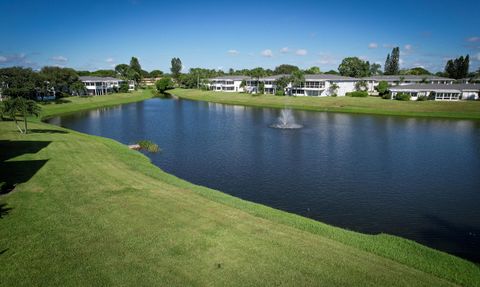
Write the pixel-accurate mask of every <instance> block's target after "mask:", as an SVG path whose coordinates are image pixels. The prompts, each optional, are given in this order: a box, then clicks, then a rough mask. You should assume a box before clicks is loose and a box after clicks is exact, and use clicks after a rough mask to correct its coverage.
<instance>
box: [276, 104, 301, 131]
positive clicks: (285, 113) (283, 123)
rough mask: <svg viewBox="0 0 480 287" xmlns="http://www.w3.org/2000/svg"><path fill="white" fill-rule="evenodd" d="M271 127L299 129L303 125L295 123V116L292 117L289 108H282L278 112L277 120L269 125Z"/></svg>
mask: <svg viewBox="0 0 480 287" xmlns="http://www.w3.org/2000/svg"><path fill="white" fill-rule="evenodd" d="M271 127H272V128H276V129H300V128H302V127H303V126H302V125H300V124H297V123H295V118H294V117H293V113H292V110H291V109H287V108H284V109H283V110H282V111H281V112H280V116H279V117H278V119H277V122H276V123H275V124H273V125H271Z"/></svg>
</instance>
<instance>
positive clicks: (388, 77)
mask: <svg viewBox="0 0 480 287" xmlns="http://www.w3.org/2000/svg"><path fill="white" fill-rule="evenodd" d="M424 79H426V80H427V81H432V80H433V81H455V79H450V78H444V77H438V76H433V75H381V76H371V77H365V78H362V80H365V81H387V82H395V81H398V82H399V81H401V80H402V81H412V82H421V81H422V80H424Z"/></svg>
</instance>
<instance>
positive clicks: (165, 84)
mask: <svg viewBox="0 0 480 287" xmlns="http://www.w3.org/2000/svg"><path fill="white" fill-rule="evenodd" d="M155 87H156V88H157V91H159V92H160V93H162V94H163V93H165V91H167V90H171V89H173V88H174V86H173V81H172V79H171V78H170V77H164V78H161V79H160V80H158V81H157V82H156V83H155Z"/></svg>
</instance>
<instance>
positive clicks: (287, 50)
mask: <svg viewBox="0 0 480 287" xmlns="http://www.w3.org/2000/svg"><path fill="white" fill-rule="evenodd" d="M288 52H290V49H288V47H283V48H281V49H280V53H282V54H286V53H288Z"/></svg>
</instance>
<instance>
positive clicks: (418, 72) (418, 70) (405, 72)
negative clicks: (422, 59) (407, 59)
mask: <svg viewBox="0 0 480 287" xmlns="http://www.w3.org/2000/svg"><path fill="white" fill-rule="evenodd" d="M400 74H401V75H431V73H430V72H429V71H428V70H426V69H424V68H422V67H415V68H411V69H408V70H401V71H400Z"/></svg>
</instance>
